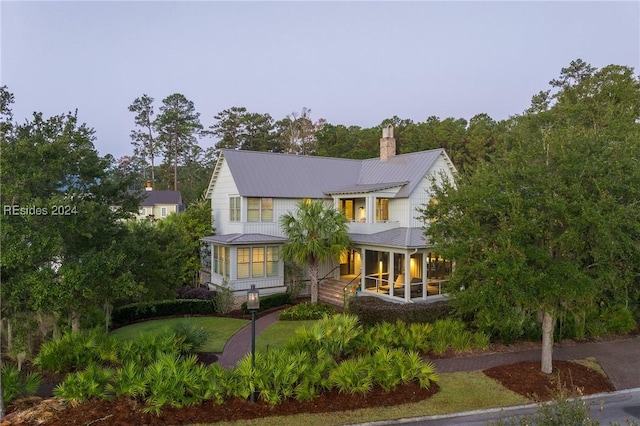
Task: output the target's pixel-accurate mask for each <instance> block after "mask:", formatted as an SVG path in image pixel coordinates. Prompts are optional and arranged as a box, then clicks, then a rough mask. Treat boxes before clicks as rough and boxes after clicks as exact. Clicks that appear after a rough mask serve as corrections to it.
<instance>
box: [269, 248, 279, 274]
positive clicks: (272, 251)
mask: <svg viewBox="0 0 640 426" xmlns="http://www.w3.org/2000/svg"><path fill="white" fill-rule="evenodd" d="M279 260H280V253H279V250H278V247H267V275H268V276H270V277H273V276H277V275H278V264H279Z"/></svg>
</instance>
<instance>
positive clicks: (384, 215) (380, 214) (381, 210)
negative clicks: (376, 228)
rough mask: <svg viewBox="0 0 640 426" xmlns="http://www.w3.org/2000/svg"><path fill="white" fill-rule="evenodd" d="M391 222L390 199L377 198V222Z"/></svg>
mask: <svg viewBox="0 0 640 426" xmlns="http://www.w3.org/2000/svg"><path fill="white" fill-rule="evenodd" d="M388 220H389V199H388V198H376V222H386V221H388Z"/></svg>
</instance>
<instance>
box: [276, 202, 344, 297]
mask: <svg viewBox="0 0 640 426" xmlns="http://www.w3.org/2000/svg"><path fill="white" fill-rule="evenodd" d="M280 225H281V227H282V230H283V232H284V234H285V236H286V237H287V242H286V243H285V245H284V246H283V247H282V256H283V258H284V259H285V260H287V261H294V262H296V263H298V264H299V265H307V267H308V268H309V277H310V280H311V286H310V291H311V303H318V267H319V263H320V262H323V261H325V260H327V259H330V258H333V259H338V258H339V256H340V254H341V253H342V252H343V251H344V250H345V249H346V248H347V247H348V246H349V245H350V243H351V242H350V239H349V234H348V232H347V219H346V217H345V216H344V214H342V213H340V212H339V211H337V210H336V209H334V208H333V207H328V206H327V204H326V202H325V201H324V200H315V201H311V202H308V203H307V202H304V201H301V202H300V203H298V209H297V211H296V213H295V214H290V213H288V214H285V215H282V216H281V217H280Z"/></svg>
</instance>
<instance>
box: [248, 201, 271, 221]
mask: <svg viewBox="0 0 640 426" xmlns="http://www.w3.org/2000/svg"><path fill="white" fill-rule="evenodd" d="M247 222H273V198H247Z"/></svg>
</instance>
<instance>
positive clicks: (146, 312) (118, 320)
mask: <svg viewBox="0 0 640 426" xmlns="http://www.w3.org/2000/svg"><path fill="white" fill-rule="evenodd" d="M214 312H215V305H214V302H213V301H211V300H199V299H178V300H161V301H156V302H142V303H133V304H129V305H124V306H120V307H118V308H115V309H114V310H113V314H112V315H113V322H114V323H115V324H118V325H121V326H122V325H125V324H129V323H131V322H134V321H140V320H145V319H150V318H159V317H166V316H172V315H206V314H212V313H214Z"/></svg>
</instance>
